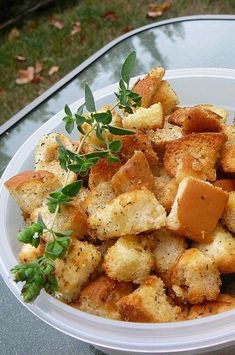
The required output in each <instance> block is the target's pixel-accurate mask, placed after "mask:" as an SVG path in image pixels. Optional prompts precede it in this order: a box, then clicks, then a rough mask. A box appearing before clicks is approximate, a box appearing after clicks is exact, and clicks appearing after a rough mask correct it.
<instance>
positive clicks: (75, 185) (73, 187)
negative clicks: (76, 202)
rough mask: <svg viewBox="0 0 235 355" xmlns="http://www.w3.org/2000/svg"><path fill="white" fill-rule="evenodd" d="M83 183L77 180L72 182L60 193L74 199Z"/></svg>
mask: <svg viewBox="0 0 235 355" xmlns="http://www.w3.org/2000/svg"><path fill="white" fill-rule="evenodd" d="M82 184H83V181H82V180H77V181H75V182H72V183H71V184H69V185H67V186H65V187H64V188H63V189H62V190H61V192H62V193H63V194H65V195H67V196H69V197H75V196H77V194H78V193H79V191H80V190H81V188H82Z"/></svg>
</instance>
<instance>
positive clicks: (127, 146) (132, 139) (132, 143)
mask: <svg viewBox="0 0 235 355" xmlns="http://www.w3.org/2000/svg"><path fill="white" fill-rule="evenodd" d="M118 139H119V140H120V141H121V142H122V148H121V152H120V157H121V160H122V162H126V161H127V160H128V159H130V158H131V157H132V155H133V154H134V153H135V151H137V150H138V151H141V152H143V153H144V154H145V156H146V158H147V160H148V162H149V165H150V167H151V169H153V168H155V167H156V166H157V165H158V156H157V153H156V152H154V150H153V148H152V145H151V142H150V140H149V139H148V136H147V135H145V134H144V133H142V132H136V133H135V134H132V135H130V136H119V138H118Z"/></svg>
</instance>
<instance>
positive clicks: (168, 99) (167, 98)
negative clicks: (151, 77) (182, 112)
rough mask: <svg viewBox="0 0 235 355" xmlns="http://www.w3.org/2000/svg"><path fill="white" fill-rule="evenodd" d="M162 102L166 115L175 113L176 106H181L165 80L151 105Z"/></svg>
mask: <svg viewBox="0 0 235 355" xmlns="http://www.w3.org/2000/svg"><path fill="white" fill-rule="evenodd" d="M156 102H160V103H161V104H162V108H163V112H164V115H169V114H170V113H172V111H174V109H175V107H176V105H178V104H179V99H178V96H177V95H176V93H175V92H174V90H173V89H172V87H171V86H170V84H169V83H168V82H167V81H166V80H163V81H162V82H161V83H160V85H159V88H158V89H157V91H156V92H155V94H154V96H153V99H152V102H151V104H152V105H153V104H155V103H156Z"/></svg>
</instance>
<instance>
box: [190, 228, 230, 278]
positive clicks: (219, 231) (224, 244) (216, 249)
mask: <svg viewBox="0 0 235 355" xmlns="http://www.w3.org/2000/svg"><path fill="white" fill-rule="evenodd" d="M212 238H213V240H212V242H211V243H209V244H201V243H194V244H193V246H194V247H195V248H197V249H199V250H200V251H201V252H202V253H203V254H204V255H205V256H208V257H210V258H212V259H213V260H214V261H215V263H216V266H217V268H218V270H219V272H220V273H221V274H230V273H233V272H235V238H234V237H233V236H232V234H231V233H229V232H228V231H226V230H225V229H224V228H223V227H222V226H221V225H218V226H217V227H216V228H215V230H214V231H213V233H212Z"/></svg>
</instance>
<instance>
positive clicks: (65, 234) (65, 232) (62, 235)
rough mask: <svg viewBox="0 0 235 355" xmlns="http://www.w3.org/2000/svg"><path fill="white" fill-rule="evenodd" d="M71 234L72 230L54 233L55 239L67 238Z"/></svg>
mask: <svg viewBox="0 0 235 355" xmlns="http://www.w3.org/2000/svg"><path fill="white" fill-rule="evenodd" d="M72 233H73V231H72V230H67V231H63V233H62V232H55V235H56V236H57V237H67V236H70V235H71V234H72Z"/></svg>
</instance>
